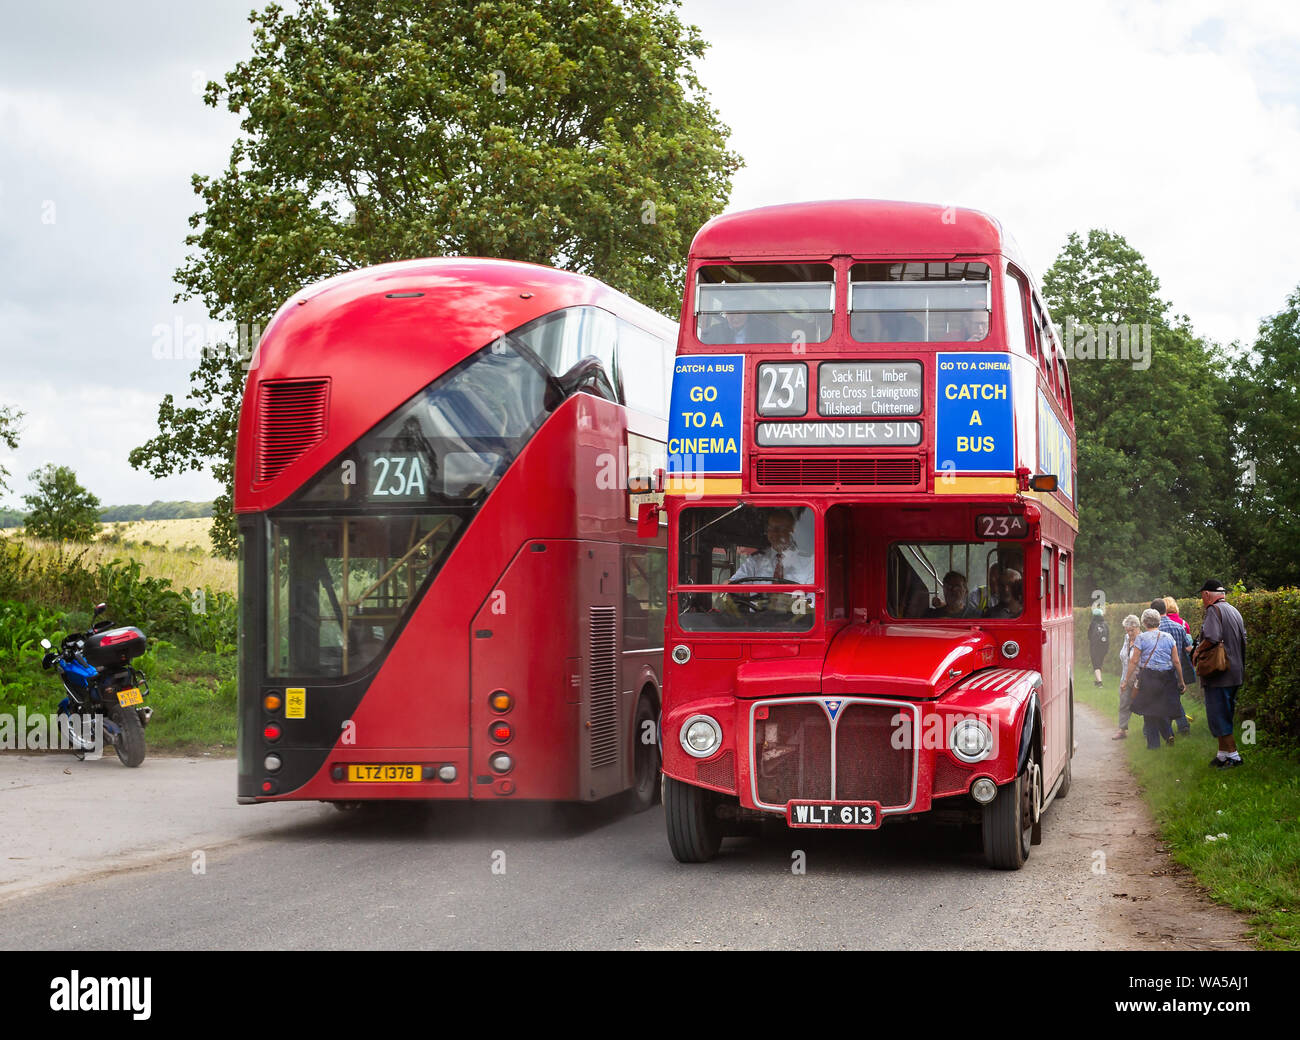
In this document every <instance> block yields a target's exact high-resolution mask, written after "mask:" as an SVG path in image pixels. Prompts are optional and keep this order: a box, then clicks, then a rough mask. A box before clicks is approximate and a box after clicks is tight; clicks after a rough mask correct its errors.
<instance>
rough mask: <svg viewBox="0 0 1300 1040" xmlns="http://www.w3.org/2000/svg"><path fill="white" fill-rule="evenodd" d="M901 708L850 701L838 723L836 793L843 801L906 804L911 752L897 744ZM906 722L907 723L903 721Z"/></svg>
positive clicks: (909, 787)
mask: <svg viewBox="0 0 1300 1040" xmlns="http://www.w3.org/2000/svg"><path fill="white" fill-rule="evenodd" d="M898 715H899V712H898V709H897V708H895V707H892V706H890V705H888V704H849V705H847V706H846V707H845V708H844V710H843V711H842V712H841V713H840V719H839V724H838V725H837V726H836V727H835V797H836V798H837V799H840V800H842V801H862V802H879V803H880V804H881V806H891V805H893V806H897V805H906V804H907V803H908V802H909V801H911V795H912V754H911V751H910V750H904V749H902V748H896V747H895V746H894V744H895V743H905V744H906V746H907V747H908V748H910V747H911V741H910V740H909V741H894V739H893V737H894V733H895V731H896V730H897V721H896V720H897V717H898ZM903 724H904V725H907V724H908V723H906V722H904V723H903Z"/></svg>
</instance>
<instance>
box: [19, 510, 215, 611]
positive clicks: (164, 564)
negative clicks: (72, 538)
mask: <svg viewBox="0 0 1300 1040" xmlns="http://www.w3.org/2000/svg"><path fill="white" fill-rule="evenodd" d="M100 526H101V535H100V537H101V539H102V538H103V536H104V535H105V534H108V535H118V536H120V537H121V542H120V543H118V542H116V541H114V542H105V541H102V540H100V541H96V542H93V543H92V544H90V545H72V544H66V545H63V546H62V547H60V546H58V545H57V544H55V543H51V542H43V541H39V540H38V539H35V538H25V537H22V536H20V535H17V534H16V533H15V534H14V535H11V538H12V539H13V540H15V541H22V542H23V543H25V544H26V545H27V546H29V547H30V548H31V549H32V550H33V551H34V552H36V553H38V554H39V555H41V556H53V555H55V554H56V553H59V552H60V551H61V552H62V553H63V555H64V557H65V558H66V557H68V556H75V555H80V556H81V562H82V563H83V564H84V565H86V566H89V567H93V566H94V565H95V564H97V563H107V562H108V561H110V560H112V559H115V558H116V559H122V560H128V559H129V560H138V561H139V563H140V571H141V573H142V574H144V575H145V576H146V577H153V578H169V579H170V580H171V583H172V586H173V587H174V588H176V589H183V588H191V589H193V588H199V587H202V586H206V587H208V588H210V589H212V590H213V591H214V592H229V593H231V594H233V593H234V592H235V586H236V567H235V561H234V560H218V559H214V558H213V557H212V556H211V555H210V553H211V551H212V543H211V542H210V541H209V540H208V530H209V528H210V527H211V526H212V518H211V517H195V518H193V519H188V520H131V521H121V522H118V523H107V524H101V525H100ZM6 533H7V534H8V533H9V532H6ZM145 542H148V543H149V544H148V545H145V544H144V543H145Z"/></svg>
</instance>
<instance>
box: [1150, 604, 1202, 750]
mask: <svg viewBox="0 0 1300 1040" xmlns="http://www.w3.org/2000/svg"><path fill="white" fill-rule="evenodd" d="M1177 605H1178V604H1176V603H1175V604H1174V606H1177ZM1151 609H1152V610H1154V611H1155V612H1156V613H1158V614H1159V615H1160V631H1161V632H1168V633H1169V638H1170V639H1172V640H1173V641H1174V646H1175V647H1176V648H1177V650H1178V665H1179V668H1180V669H1181V671H1182V674H1183V677H1184V679H1185V680H1186V681H1187V682H1190V681H1191V679H1192V675H1193V674H1194V673H1193V671H1192V667H1191V664H1192V657H1191V654H1192V636H1191V632H1190V631H1189V630H1188V629H1186V628H1183V627H1182V626H1180V625H1179V624H1178V623H1177V622H1175V621H1174V620H1173V618H1171V617H1169V613H1168V611H1169V608H1168V606H1167V605H1166V603H1165V600H1164V598H1163V597H1159V598H1157V599H1153V600H1152V601H1151ZM1175 722H1176V724H1177V726H1178V732H1179V734H1181V735H1182V736H1184V737H1185V736H1187V734H1189V733H1190V732H1191V731H1192V717H1191V716H1190V715H1188V714H1187V712H1185V711H1184V710H1183V702H1182V701H1181V700H1180V701H1179V702H1178V717H1177V719H1176V720H1175Z"/></svg>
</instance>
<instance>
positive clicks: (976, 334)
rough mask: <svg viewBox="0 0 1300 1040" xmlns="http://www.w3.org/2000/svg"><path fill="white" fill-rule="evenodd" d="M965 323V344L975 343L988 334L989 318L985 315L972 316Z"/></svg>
mask: <svg viewBox="0 0 1300 1040" xmlns="http://www.w3.org/2000/svg"><path fill="white" fill-rule="evenodd" d="M967 322H968V331H967V333H966V342H967V343H976V342H978V341H979V340H982V339H983V338H984V337H985V336H987V335H988V334H989V316H988V314H987V313H980V314H972V315H971V316H970V318H968V319H967Z"/></svg>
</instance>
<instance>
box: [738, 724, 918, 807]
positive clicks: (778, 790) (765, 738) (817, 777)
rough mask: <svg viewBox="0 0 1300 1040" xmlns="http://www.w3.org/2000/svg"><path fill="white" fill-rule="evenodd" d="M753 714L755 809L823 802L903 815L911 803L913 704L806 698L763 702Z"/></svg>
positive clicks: (913, 766) (913, 744)
mask: <svg viewBox="0 0 1300 1040" xmlns="http://www.w3.org/2000/svg"><path fill="white" fill-rule="evenodd" d="M752 712H753V714H752V716H751V717H752V718H753V731H752V732H753V741H752V753H753V764H752V769H751V775H752V776H753V789H754V798H755V801H756V802H757V803H758V804H760V805H764V806H769V807H772V808H784V807H785V805H786V803H787V802H790V801H795V800H798V801H811V800H820V799H826V800H835V801H863V802H879V803H880V806H881V808H882V809H891V808H892V809H902V808H907V807H909V806H910V805H911V804H912V803H913V801H914V800H915V780H916V776H915V774H916V751H915V740H914V734H913V730H914V727H915V725H916V712H915V709H914V707H913V706H912V705H908V704H902V703H895V702H875V701H864V700H853V699H847V698H844V699H838V700H837V699H834V698H816V699H813V698H808V699H798V700H784V701H764V702H760V703H758V704H756V705H754V707H753V709H752ZM900 726H901V727H902V730H901V733H900ZM896 734H899V735H900V736H902V737H904V738H905V739H896ZM900 744H901V745H902V746H896V745H900ZM832 752H833V753H832Z"/></svg>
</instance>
